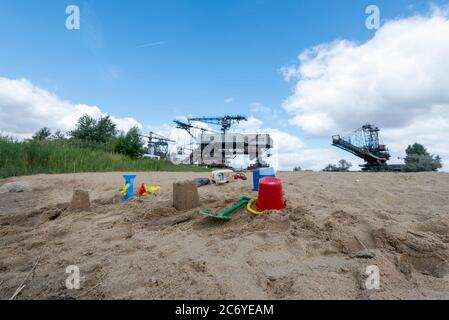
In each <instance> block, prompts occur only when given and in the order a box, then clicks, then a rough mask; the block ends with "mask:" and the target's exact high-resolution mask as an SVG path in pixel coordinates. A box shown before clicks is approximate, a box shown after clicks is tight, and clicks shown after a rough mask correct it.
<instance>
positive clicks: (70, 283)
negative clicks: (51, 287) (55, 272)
mask: <svg viewBox="0 0 449 320" xmlns="http://www.w3.org/2000/svg"><path fill="white" fill-rule="evenodd" d="M65 273H67V274H68V275H69V276H68V277H67V279H66V280H65V286H66V288H67V289H68V290H79V289H80V288H81V286H80V268H79V267H78V266H75V265H70V266H68V267H67V268H66V269H65Z"/></svg>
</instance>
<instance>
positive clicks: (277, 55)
mask: <svg viewBox="0 0 449 320" xmlns="http://www.w3.org/2000/svg"><path fill="white" fill-rule="evenodd" d="M432 3H435V4H441V3H444V2H440V1H433V2H432ZM70 4H75V5H78V6H79V8H80V10H81V30H73V31H68V30H67V29H66V28H65V19H66V17H67V15H66V14H65V8H66V7H67V5H70ZM369 4H373V1H356V0H341V1H300V0H283V1H274V0H246V1H244V0H240V1H237V0H227V1H224V0H221V1H211V0H209V1H206V0H172V1H151V0H130V1H104V0H95V1H94V0H91V1H75V0H72V1H61V0H39V1H29V0H14V1H12V0H5V1H2V4H1V6H0V37H1V39H2V44H1V46H2V50H0V77H4V78H8V79H20V78H26V79H28V80H29V81H30V82H31V83H32V84H33V85H35V86H37V87H39V88H43V89H45V90H47V91H49V92H51V93H54V94H55V95H57V96H58V97H61V98H62V99H64V100H68V101H70V102H73V103H83V104H88V105H96V106H99V107H100V108H101V110H102V111H104V112H107V113H109V114H112V115H114V116H116V117H132V118H134V119H136V120H137V121H139V122H140V123H142V124H143V125H144V126H150V127H157V126H160V125H161V124H164V123H165V124H167V123H170V122H171V121H172V120H173V119H174V118H175V117H177V116H183V115H193V116H220V115H224V114H244V115H250V114H251V104H253V103H255V102H257V103H260V104H262V105H264V106H266V107H269V108H271V109H273V110H277V112H278V116H279V118H278V119H277V120H274V119H273V120H270V119H269V116H267V117H265V119H262V118H263V116H260V117H259V118H261V120H263V121H264V126H267V127H270V128H277V129H280V130H283V131H285V132H288V133H290V134H293V135H297V136H299V137H300V138H301V139H303V140H304V141H305V142H306V143H307V144H308V146H310V147H314V146H324V145H328V144H329V141H328V140H326V139H321V138H314V137H310V138H308V139H307V140H305V139H304V137H303V129H302V128H301V127H300V126H296V125H292V124H289V123H288V119H289V118H291V116H290V115H289V114H287V113H286V112H285V110H284V109H283V107H282V105H283V102H284V100H285V99H287V98H288V97H289V96H290V95H291V94H292V91H293V87H294V84H295V83H292V82H286V81H285V80H284V78H283V76H282V75H281V73H280V71H279V69H280V68H281V67H283V66H288V65H292V64H295V63H297V56H298V54H299V53H301V52H302V51H304V50H306V49H307V48H311V47H313V46H316V45H319V44H321V43H330V42H332V41H335V40H338V39H346V40H350V41H355V42H357V43H363V42H365V41H368V40H369V39H370V38H372V37H373V35H374V31H373V30H368V29H366V28H365V19H366V17H367V15H366V14H365V8H366V6H367V5H369ZM374 4H376V5H378V6H379V7H380V9H381V17H382V21H388V20H391V19H398V18H399V19H400V18H402V17H407V16H410V15H411V14H412V13H413V12H417V11H418V12H420V11H425V10H428V8H429V5H430V2H429V1H411V0H408V1H406V0H394V1H391V0H388V1H375V3H374ZM152 44H153V45H152ZM228 98H232V102H226V99H228ZM354 129H356V128H354ZM336 133H337V132H336Z"/></svg>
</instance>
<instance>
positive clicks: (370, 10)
mask: <svg viewBox="0 0 449 320" xmlns="http://www.w3.org/2000/svg"><path fill="white" fill-rule="evenodd" d="M365 13H366V14H368V15H369V16H368V17H367V18H366V20H365V26H366V28H367V29H368V30H373V29H374V30H378V29H379V28H380V9H379V7H378V6H376V5H373V4H372V5H369V6H367V7H366V9H365Z"/></svg>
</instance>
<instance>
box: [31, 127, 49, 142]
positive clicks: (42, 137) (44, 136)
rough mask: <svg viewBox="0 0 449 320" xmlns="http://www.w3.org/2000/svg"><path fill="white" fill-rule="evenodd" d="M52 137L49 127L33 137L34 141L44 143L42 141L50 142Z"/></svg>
mask: <svg viewBox="0 0 449 320" xmlns="http://www.w3.org/2000/svg"><path fill="white" fill-rule="evenodd" d="M50 136H51V131H50V129H49V128H47V127H43V128H42V129H40V130H39V131H38V132H36V133H35V134H34V135H33V137H32V139H33V140H39V141H42V140H48V138H50Z"/></svg>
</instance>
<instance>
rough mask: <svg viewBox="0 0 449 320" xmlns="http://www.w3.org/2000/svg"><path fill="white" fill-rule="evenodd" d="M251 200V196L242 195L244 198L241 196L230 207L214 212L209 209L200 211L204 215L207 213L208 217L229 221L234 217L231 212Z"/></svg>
mask: <svg viewBox="0 0 449 320" xmlns="http://www.w3.org/2000/svg"><path fill="white" fill-rule="evenodd" d="M250 201H251V198H249V197H242V198H240V201H239V202H237V203H236V204H234V205H233V206H232V207H230V208H228V209H226V210H224V211H220V212H212V211H208V210H202V211H200V213H201V214H202V215H205V216H208V217H212V218H216V219H220V220H226V221H229V220H231V219H232V218H231V214H232V213H233V212H235V211H237V210H238V209H240V208H241V207H243V206H245V205H247V204H248V203H249V202H250Z"/></svg>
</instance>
